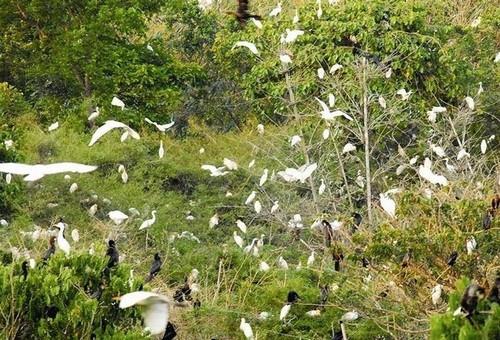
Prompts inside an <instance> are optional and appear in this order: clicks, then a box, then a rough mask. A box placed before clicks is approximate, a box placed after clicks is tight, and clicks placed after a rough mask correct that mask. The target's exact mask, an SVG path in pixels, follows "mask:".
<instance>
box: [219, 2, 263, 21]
mask: <svg viewBox="0 0 500 340" xmlns="http://www.w3.org/2000/svg"><path fill="white" fill-rule="evenodd" d="M237 3H238V8H237V10H236V12H226V13H227V14H232V15H234V17H235V18H236V20H238V22H239V23H240V24H242V25H244V24H246V22H247V21H248V19H251V18H254V19H257V20H262V17H261V16H260V15H257V14H250V12H249V11H248V0H237Z"/></svg>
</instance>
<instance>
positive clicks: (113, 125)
mask: <svg viewBox="0 0 500 340" xmlns="http://www.w3.org/2000/svg"><path fill="white" fill-rule="evenodd" d="M113 129H125V132H127V133H128V135H130V136H131V137H132V138H134V139H141V137H140V136H139V134H138V133H137V132H136V131H134V130H133V129H132V128H131V127H129V126H128V125H126V124H123V123H121V122H117V121H115V120H108V121H106V122H105V123H104V125H102V126H101V127H99V128H98V129H97V130H96V131H95V132H94V134H93V135H92V138H91V140H90V143H89V146H92V145H94V144H95V143H96V142H97V141H98V140H99V139H100V138H101V137H102V136H104V135H105V134H106V133H108V132H109V131H111V130H113Z"/></svg>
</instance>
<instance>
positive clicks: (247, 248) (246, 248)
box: [243, 238, 259, 255]
mask: <svg viewBox="0 0 500 340" xmlns="http://www.w3.org/2000/svg"><path fill="white" fill-rule="evenodd" d="M258 240H259V239H258V238H254V239H253V240H252V243H250V244H249V245H248V246H246V247H245V248H244V249H243V252H245V253H246V254H249V253H250V252H251V251H252V250H253V249H254V248H257V246H256V245H255V244H256V242H257V241H258ZM257 255H258V253H257Z"/></svg>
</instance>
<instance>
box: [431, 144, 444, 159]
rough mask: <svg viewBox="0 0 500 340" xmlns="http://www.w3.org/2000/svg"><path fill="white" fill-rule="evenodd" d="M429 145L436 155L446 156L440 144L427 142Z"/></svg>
mask: <svg viewBox="0 0 500 340" xmlns="http://www.w3.org/2000/svg"><path fill="white" fill-rule="evenodd" d="M429 145H430V147H431V150H432V152H434V153H435V154H436V155H438V156H439V157H446V152H445V151H444V149H443V148H442V147H441V146H438V145H436V144H432V143H430V142H429Z"/></svg>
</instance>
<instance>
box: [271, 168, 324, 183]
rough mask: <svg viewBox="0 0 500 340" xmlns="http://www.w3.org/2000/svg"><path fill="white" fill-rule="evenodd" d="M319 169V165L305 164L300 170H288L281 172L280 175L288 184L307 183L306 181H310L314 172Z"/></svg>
mask: <svg viewBox="0 0 500 340" xmlns="http://www.w3.org/2000/svg"><path fill="white" fill-rule="evenodd" d="M317 167H318V164H316V163H313V164H304V165H302V166H301V167H300V168H298V169H295V168H286V169H285V171H279V172H278V175H279V176H280V177H281V178H283V179H284V180H285V181H286V182H296V181H300V182H301V183H305V181H306V179H308V178H309V177H310V176H311V175H312V173H313V172H314V170H316V168H317Z"/></svg>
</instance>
